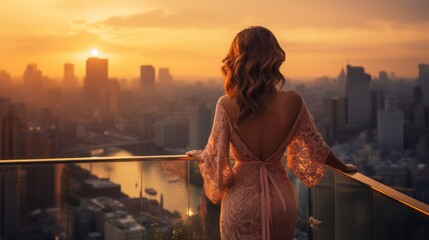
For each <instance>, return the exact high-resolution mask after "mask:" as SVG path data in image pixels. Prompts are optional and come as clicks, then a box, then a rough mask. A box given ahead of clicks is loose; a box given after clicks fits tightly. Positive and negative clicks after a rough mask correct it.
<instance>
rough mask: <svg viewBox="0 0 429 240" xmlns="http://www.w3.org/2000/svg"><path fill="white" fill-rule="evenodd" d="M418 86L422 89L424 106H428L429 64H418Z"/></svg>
mask: <svg viewBox="0 0 429 240" xmlns="http://www.w3.org/2000/svg"><path fill="white" fill-rule="evenodd" d="M417 82H418V85H420V86H421V87H422V89H423V96H424V97H423V98H424V103H425V105H426V106H427V105H429V64H419V78H418V80H417Z"/></svg>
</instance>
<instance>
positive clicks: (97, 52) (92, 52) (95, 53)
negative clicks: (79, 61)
mask: <svg viewBox="0 0 429 240" xmlns="http://www.w3.org/2000/svg"><path fill="white" fill-rule="evenodd" d="M91 54H92V56H94V57H98V55H99V54H100V52H99V51H98V49H95V48H94V49H92V50H91Z"/></svg>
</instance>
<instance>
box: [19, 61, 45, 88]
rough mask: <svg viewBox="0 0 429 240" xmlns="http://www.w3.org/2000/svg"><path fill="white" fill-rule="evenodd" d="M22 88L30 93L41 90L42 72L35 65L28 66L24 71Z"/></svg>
mask: <svg viewBox="0 0 429 240" xmlns="http://www.w3.org/2000/svg"><path fill="white" fill-rule="evenodd" d="M23 80H24V86H25V87H26V88H28V89H31V90H32V91H37V90H41V89H42V88H43V75H42V71H40V70H39V69H38V68H37V65H36V64H28V65H27V68H26V69H25V71H24V79H23Z"/></svg>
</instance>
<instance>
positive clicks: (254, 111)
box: [222, 26, 286, 125]
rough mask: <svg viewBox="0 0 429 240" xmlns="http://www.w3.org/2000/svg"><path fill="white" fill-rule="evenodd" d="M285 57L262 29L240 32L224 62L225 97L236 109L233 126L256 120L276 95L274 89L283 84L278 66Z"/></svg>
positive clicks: (265, 30)
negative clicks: (230, 100)
mask: <svg viewBox="0 0 429 240" xmlns="http://www.w3.org/2000/svg"><path fill="white" fill-rule="evenodd" d="M285 58H286V54H285V52H284V51H283V49H282V48H281V47H280V45H279V43H278V42H277V39H276V37H275V36H274V34H273V33H272V32H271V31H270V30H268V29H266V28H264V27H260V26H258V27H249V28H246V29H244V30H243V31H241V32H239V33H238V34H237V36H235V38H234V40H233V41H232V44H231V47H230V49H229V52H228V55H227V56H226V57H225V59H223V63H224V65H223V66H222V72H223V74H224V76H225V83H224V90H225V93H226V94H227V95H228V96H229V97H230V98H231V99H232V100H233V102H234V103H235V105H236V107H237V108H238V116H237V120H236V122H235V124H236V125H240V124H242V123H243V122H244V121H245V120H246V119H248V118H249V117H252V116H255V117H259V116H261V115H262V113H264V111H265V109H266V107H267V106H268V104H269V103H270V102H271V100H273V99H274V97H275V95H276V86H278V84H280V87H281V86H283V84H284V83H285V78H284V76H283V74H282V73H281V72H280V66H281V65H282V63H283V62H284V61H285Z"/></svg>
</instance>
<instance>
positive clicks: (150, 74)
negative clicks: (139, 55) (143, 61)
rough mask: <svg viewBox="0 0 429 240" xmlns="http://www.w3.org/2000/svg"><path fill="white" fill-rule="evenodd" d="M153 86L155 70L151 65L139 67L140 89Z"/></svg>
mask: <svg viewBox="0 0 429 240" xmlns="http://www.w3.org/2000/svg"><path fill="white" fill-rule="evenodd" d="M154 85H155V68H154V67H153V66H152V65H141V66H140V86H141V87H142V88H146V87H153V86H154Z"/></svg>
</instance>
